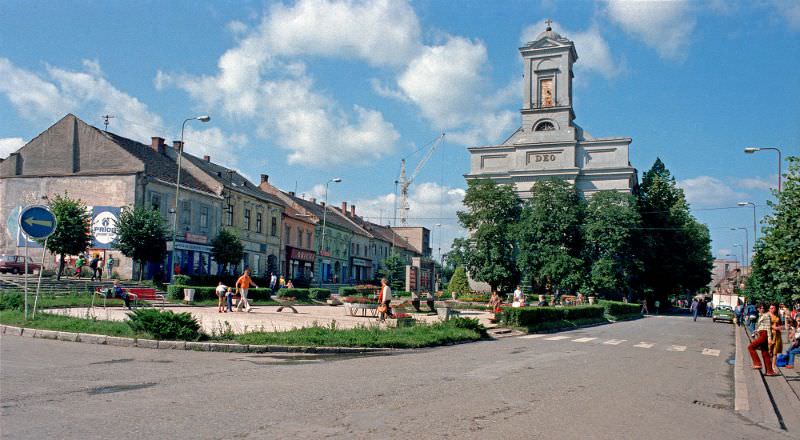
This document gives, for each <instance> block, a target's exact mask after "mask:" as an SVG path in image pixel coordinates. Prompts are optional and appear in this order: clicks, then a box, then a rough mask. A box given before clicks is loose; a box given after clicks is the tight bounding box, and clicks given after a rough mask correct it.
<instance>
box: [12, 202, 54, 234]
mask: <svg viewBox="0 0 800 440" xmlns="http://www.w3.org/2000/svg"><path fill="white" fill-rule="evenodd" d="M57 224H58V222H57V221H56V216H55V215H53V212H52V211H50V210H49V209H48V208H47V207H46V206H28V207H27V208H25V209H23V210H22V212H21V213H20V215H19V227H20V228H22V231H23V232H24V233H25V235H27V236H28V237H29V238H33V239H37V238H47V237H49V236H50V234H52V233H53V232H54V231H55V230H56V226H57Z"/></svg>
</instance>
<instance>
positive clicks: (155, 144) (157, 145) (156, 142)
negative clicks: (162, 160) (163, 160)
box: [150, 136, 164, 154]
mask: <svg viewBox="0 0 800 440" xmlns="http://www.w3.org/2000/svg"><path fill="white" fill-rule="evenodd" d="M150 148H152V149H153V151H155V152H156V153H159V154H164V138H161V137H158V136H153V137H151V138H150Z"/></svg>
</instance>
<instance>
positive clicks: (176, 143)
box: [172, 141, 183, 151]
mask: <svg viewBox="0 0 800 440" xmlns="http://www.w3.org/2000/svg"><path fill="white" fill-rule="evenodd" d="M172 148H174V149H175V150H177V151H181V150H183V145H181V141H172Z"/></svg>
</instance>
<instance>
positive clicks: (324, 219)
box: [319, 177, 342, 286]
mask: <svg viewBox="0 0 800 440" xmlns="http://www.w3.org/2000/svg"><path fill="white" fill-rule="evenodd" d="M341 181H342V179H340V178H338V177H334V178H332V179H329V180H328V181H327V182H325V206H324V207H323V211H322V240H321V241H320V242H319V255H322V250H323V249H325V225H326V224H327V222H328V185H329V184H330V183H331V182H333V183H339V182H341ZM322 278H323V276H322V268H320V277H319V285H320V286H322Z"/></svg>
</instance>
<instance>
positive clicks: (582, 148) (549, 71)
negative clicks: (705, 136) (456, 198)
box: [464, 25, 638, 199]
mask: <svg viewBox="0 0 800 440" xmlns="http://www.w3.org/2000/svg"><path fill="white" fill-rule="evenodd" d="M519 50H520V53H521V54H522V57H523V65H524V74H523V78H524V81H523V84H524V86H523V102H522V109H521V110H520V113H521V114H522V126H521V127H519V128H518V129H517V131H515V132H514V133H513V134H512V135H511V136H510V137H509V138H508V139H507V140H506V141H505V142H503V143H502V144H500V145H491V146H482V147H470V148H468V150H469V153H470V172H469V174H466V175H464V177H465V178H466V179H467V180H469V179H479V178H488V179H492V180H494V181H496V182H497V183H500V184H508V185H513V187H514V189H515V191H516V193H517V194H518V195H519V196H520V197H521V198H523V199H526V198H529V197H530V195H531V187H532V186H533V185H534V184H535V183H536V182H537V181H538V180H543V179H548V178H554V177H555V178H561V179H565V180H567V181H568V182H570V183H571V184H574V185H575V187H576V188H577V190H578V192H579V193H580V194H581V195H582V196H583V197H590V196H591V194H592V193H594V192H596V191H601V190H615V191H625V192H631V191H632V190H633V188H635V187H636V185H637V184H638V179H637V173H636V169H634V168H633V167H632V166H631V164H630V162H629V161H628V146H629V145H630V143H631V138H629V137H607V138H595V137H592V136H590V135H589V133H587V132H585V131H584V130H583V129H582V128H581V127H580V126H578V125H577V124H576V123H575V122H574V120H575V111H574V110H573V107H572V78H573V74H572V65H573V64H574V63H575V62H576V61H577V60H578V53H577V52H576V50H575V45H574V44H573V42H572V41H570V40H568V39H567V38H564V37H562V36H561V35H559V34H558V33H556V32H554V31H553V30H552V28H550V26H549V25H548V26H547V29H546V30H545V31H544V32H542V33H541V34H539V36H537V37H536V39H535V40H534V41H531V42H529V43H528V44H527V45H525V46H524V47H521V48H520V49H519Z"/></svg>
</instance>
